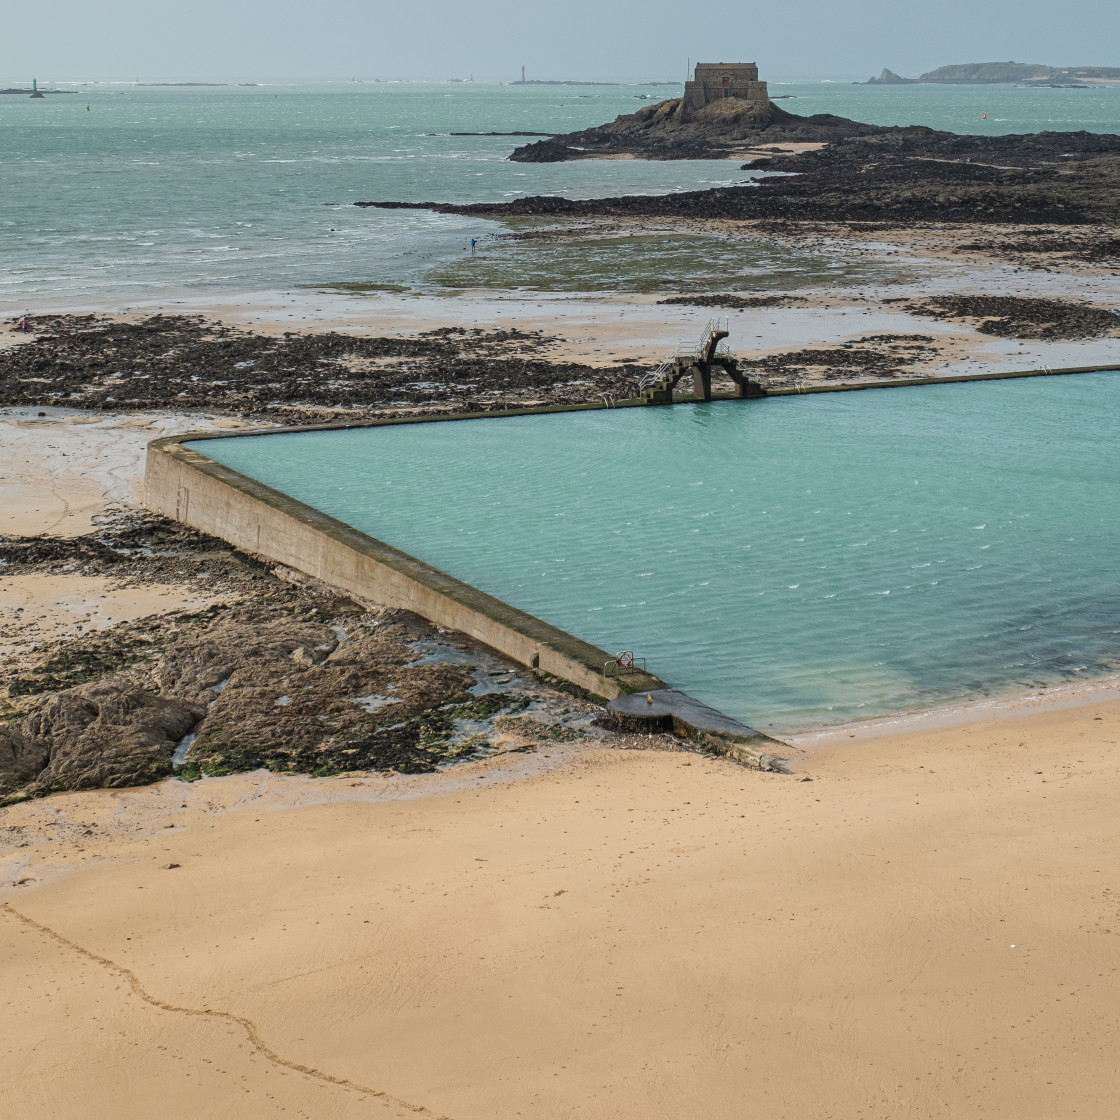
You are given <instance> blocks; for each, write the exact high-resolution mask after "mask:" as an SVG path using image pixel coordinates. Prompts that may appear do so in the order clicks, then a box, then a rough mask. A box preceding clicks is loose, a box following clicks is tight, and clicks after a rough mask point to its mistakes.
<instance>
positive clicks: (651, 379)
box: [638, 346, 681, 393]
mask: <svg viewBox="0 0 1120 1120" xmlns="http://www.w3.org/2000/svg"><path fill="white" fill-rule="evenodd" d="M680 352H681V348H680V347H679V346H678V347H677V348H676V350H674V351H673V352H672V353H671V354H670V355H669V356H668V357H667V358H666V359H665V361H663V362H662V363H661V365H659V366H658V367H657V369H654V370H650V371H649V373H646V374H643V375H642V377H641V379H640V380H639V381H638V388H639V389H640V390H641V391H642V392H643V393H645V392H647V391H648V390H650V389H652V388H653V387H654V386H655V385H656V384H657V383H658V382H659V381H663V380H664V379H665V376H666V375H667V374H668V372H669V370H671V369H672V368H673V366H674V365H675V364H676V361H677V358H678V357H679V355H680Z"/></svg>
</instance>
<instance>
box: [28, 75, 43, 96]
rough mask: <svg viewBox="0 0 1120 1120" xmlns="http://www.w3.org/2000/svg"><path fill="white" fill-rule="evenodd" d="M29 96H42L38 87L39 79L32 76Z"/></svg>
mask: <svg viewBox="0 0 1120 1120" xmlns="http://www.w3.org/2000/svg"><path fill="white" fill-rule="evenodd" d="M31 96H32V97H42V96H43V91H42V90H41V89H40V88H39V79H38V78H32V79H31Z"/></svg>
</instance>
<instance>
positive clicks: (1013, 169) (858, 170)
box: [367, 118, 1120, 227]
mask: <svg viewBox="0 0 1120 1120" xmlns="http://www.w3.org/2000/svg"><path fill="white" fill-rule="evenodd" d="M807 119H809V120H812V119H813V118H807ZM848 123H850V122H848ZM860 127H867V128H869V129H871V126H860ZM748 169H749V170H756V169H757V170H765V171H781V172H788V173H789V174H785V175H781V176H767V177H764V178H761V179H759V180H758V181H756V182H752V183H744V184H743V185H741V186H734V187H717V188H715V189H713V190H707V191H681V192H678V193H674V194H665V195H627V196H623V197H621V198H596V199H578V200H573V199H565V198H557V197H555V196H553V195H547V196H530V197H527V198H519V199H515V200H514V201H512V202H508V203H470V204H451V203H415V204H412V205H414V206H416V207H417V208H425V209H433V210H437V211H439V212H441V213H451V214H473V215H479V216H487V217H496V218H497V217H506V216H509V217H514V216H539V217H547V218H559V219H563V220H568V219H571V218H577V217H578V218H588V217H609V218H612V219H613V218H620V217H625V218H638V219H647V218H686V219H689V220H711V219H716V220H721V221H752V220H753V221H758V220H762V221H768V222H830V223H832V222H861V223H862V222H876V223H882V224H885V225H894V226H903V227H915V226H918V227H920V226H925V225H930V224H935V223H976V222H981V223H993V224H994V223H999V224H1022V225H1026V224H1033V223H1048V224H1052V225H1056V226H1076V225H1101V226H1110V227H1111V226H1115V225H1116V224H1117V223H1118V222H1120V136H1116V135H1112V134H1096V133H1089V132H1061V133H1059V132H1040V133H1035V134H1033V135H1013V136H961V135H958V134H956V133H951V132H938V131H936V130H934V129H932V128H921V127H911V128H890V129H872V130H871V133H870V134H869V135H858V136H851V137H847V138H842V139H839V140H837V141H835V142H834V143H830V144H826V145H823V146H821V147H819V148H816V149H814V150H806V151H801V152H800V153H799V154H798V153H792V152H781V151H778V152H777V153H776V154H774V155H772V156H771V155H767V156H764V157H761V158H757V159H754V160H752V161H751V162H750V163H747V164H745V165H744V170H748ZM367 205H380V204H379V203H368V204H367Z"/></svg>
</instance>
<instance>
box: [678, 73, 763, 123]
mask: <svg viewBox="0 0 1120 1120" xmlns="http://www.w3.org/2000/svg"><path fill="white" fill-rule="evenodd" d="M725 97H735V98H739V99H740V100H742V101H752V102H754V103H755V104H757V105H759V106H760V107H767V106H769V103H770V97H769V94H767V92H766V83H765V82H760V81H759V80H758V64H757V63H754V62H698V63H697V64H696V70H695V71H694V73H693V80H692V81H691V82H685V84H684V100H683V101H682V102H681V119H682V120H688V118H689V117H690V116H691V115H692V114H693V113H695V112H696V110H697V109H703V108H704V106H705V105H710V104H711V103H712V102H713V101H719V100H721V99H723V98H725Z"/></svg>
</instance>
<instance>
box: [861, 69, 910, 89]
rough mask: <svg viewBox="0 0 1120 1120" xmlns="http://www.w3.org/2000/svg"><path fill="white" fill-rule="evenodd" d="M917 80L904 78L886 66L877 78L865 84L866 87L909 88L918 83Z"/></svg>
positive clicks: (868, 80)
mask: <svg viewBox="0 0 1120 1120" xmlns="http://www.w3.org/2000/svg"><path fill="white" fill-rule="evenodd" d="M917 80H918V79H917V78H903V77H902V76H901V75H899V74H896V73H895V72H894V71H893V70H888V69H887V68H886V67H885V66H884V67H883V69H882V70H880V71H879V76H878V77H877V78H868V79H867V81H866V82H864V83H863V84H864V85H866V86H909V85H914V84H915V83H916V82H917Z"/></svg>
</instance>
